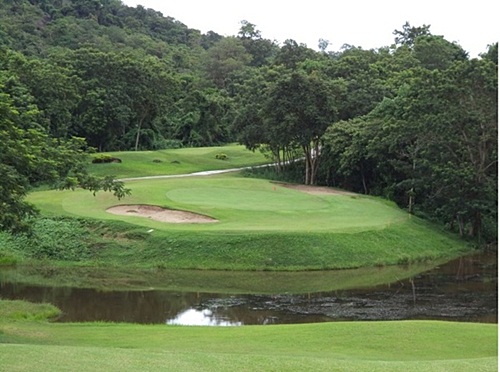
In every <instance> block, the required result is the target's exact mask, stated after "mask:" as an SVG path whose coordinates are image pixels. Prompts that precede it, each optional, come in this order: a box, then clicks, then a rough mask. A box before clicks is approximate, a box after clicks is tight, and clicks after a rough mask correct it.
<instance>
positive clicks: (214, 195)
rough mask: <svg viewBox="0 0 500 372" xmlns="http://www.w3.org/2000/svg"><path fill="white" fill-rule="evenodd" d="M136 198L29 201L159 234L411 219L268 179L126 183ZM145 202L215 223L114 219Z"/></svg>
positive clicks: (76, 195) (330, 227)
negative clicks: (114, 210)
mask: <svg viewBox="0 0 500 372" xmlns="http://www.w3.org/2000/svg"><path fill="white" fill-rule="evenodd" d="M127 187H130V188H131V190H132V196H130V197H126V198H124V199H122V200H120V201H118V200H117V199H116V198H113V197H112V196H111V195H109V194H108V193H98V194H97V195H96V196H93V195H92V193H89V192H88V191H84V190H77V191H65V192H60V191H41V192H35V193H33V194H31V195H30V198H29V200H30V201H31V202H33V203H34V204H36V205H37V206H39V207H40V208H41V209H42V211H43V210H51V209H52V210H54V211H61V209H62V210H63V211H64V212H65V214H70V215H76V216H82V217H92V218H99V219H120V220H123V221H127V222H131V223H133V224H136V225H139V226H146V227H153V228H155V229H161V230H171V229H182V230H209V231H235V230H240V231H305V232H313V231H332V232H341V231H345V232H352V231H365V230H372V229H381V228H386V227H388V226H391V225H393V224H397V223H404V222H405V221H406V220H408V214H407V213H405V212H404V211H402V210H400V209H398V208H397V207H396V206H395V205H393V204H390V203H386V202H385V201H383V200H381V199H377V198H372V197H367V196H361V195H355V196H353V195H343V194H338V193H331V194H329V193H323V194H311V193H307V192H304V191H300V190H295V189H290V188H287V187H283V186H280V185H276V184H274V183H272V182H269V181H267V180H259V179H248V178H240V177H235V176H228V175H217V176H207V177H188V178H171V179H170V178H169V179H147V180H137V181H133V182H128V183H127ZM123 204H125V205H127V204H145V205H154V206H160V207H164V208H169V209H175V210H186V211H189V212H193V213H199V214H202V215H204V216H208V217H211V218H214V219H217V220H218V221H219V222H217V223H212V224H208V225H200V224H197V225H196V226H194V225H189V224H172V223H165V222H158V221H153V220H151V219H149V218H140V217H139V216H130V215H125V216H116V215H111V214H110V213H107V212H106V210H107V209H108V208H110V207H112V206H115V205H123Z"/></svg>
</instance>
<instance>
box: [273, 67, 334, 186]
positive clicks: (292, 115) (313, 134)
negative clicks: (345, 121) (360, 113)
mask: <svg viewBox="0 0 500 372" xmlns="http://www.w3.org/2000/svg"><path fill="white" fill-rule="evenodd" d="M335 88H336V87H335V86H333V85H331V84H327V83H325V82H324V80H323V79H322V78H321V77H320V76H316V75H315V74H311V75H307V74H305V73H301V72H293V73H292V74H290V75H287V76H284V77H283V78H282V79H280V80H279V81H277V82H276V84H275V86H273V87H272V88H271V89H270V91H269V98H268V100H267V102H266V104H265V106H264V108H263V110H264V114H265V117H264V121H265V122H266V125H269V126H271V127H279V128H283V130H284V132H283V133H287V137H289V138H290V140H291V143H292V144H293V145H296V146H299V147H300V148H301V149H302V151H303V155H304V159H305V172H304V182H305V184H306V185H313V184H315V183H316V174H317V170H318V166H319V159H320V153H321V136H322V135H323V133H324V132H325V130H326V128H327V127H328V125H330V124H331V123H332V122H333V121H334V120H335V119H336V115H337V110H336V108H337V105H336V104H335V100H334V97H335V93H336V92H335Z"/></svg>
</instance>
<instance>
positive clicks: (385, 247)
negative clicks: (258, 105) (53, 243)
mask: <svg viewBox="0 0 500 372" xmlns="http://www.w3.org/2000/svg"><path fill="white" fill-rule="evenodd" d="M126 185H127V187H129V188H131V190H132V195H131V196H129V197H126V198H124V199H122V200H120V201H118V200H117V199H115V198H114V197H113V196H111V195H110V194H107V193H99V194H97V195H96V196H93V195H92V194H91V193H89V192H88V191H83V190H77V191H66V192H61V191H39V192H34V193H32V194H31V195H30V197H29V198H28V200H29V201H30V202H33V203H34V204H35V205H36V206H38V207H39V208H40V209H41V210H42V212H43V213H44V214H49V215H50V214H51V215H61V214H62V215H68V216H73V217H85V218H91V219H95V220H99V221H108V222H109V223H114V224H116V223H118V222H117V221H119V222H120V223H121V225H120V226H121V227H120V229H121V230H123V231H125V232H126V231H129V232H130V231H132V232H134V234H135V235H138V236H141V237H143V240H142V241H141V244H140V246H136V248H137V249H134V248H133V247H134V243H131V245H130V244H129V246H128V247H127V249H126V250H124V249H123V248H116V249H115V250H114V251H113V250H106V249H102V250H100V251H99V257H97V259H99V260H101V261H102V262H104V263H106V262H108V263H109V262H113V263H114V264H117V265H120V264H125V265H138V266H144V265H148V264H149V265H151V264H154V265H157V266H161V267H166V268H183V269H187V268H192V269H223V270H228V269H229V270H320V269H340V268H353V267H363V266H374V265H392V264H407V263H410V262H415V261H423V260H433V259H439V258H443V257H445V258H453V257H456V256H459V255H461V254H464V253H466V252H468V251H470V247H469V246H468V245H467V244H466V243H465V242H463V241H460V240H459V239H457V238H456V237H453V236H451V235H448V234H446V233H444V232H442V231H439V230H438V229H436V228H434V227H433V226H432V225H430V224H428V223H425V222H424V221H422V220H420V219H418V218H415V217H412V216H410V215H408V214H407V213H406V212H405V211H402V210H400V209H399V208H397V207H396V206H395V205H394V204H392V203H389V202H387V201H384V200H382V199H380V198H373V197H368V196H361V195H354V196H353V195H338V194H336V195H335V194H334V195H311V194H308V193H305V192H302V191H298V190H292V189H289V188H286V187H283V186H280V185H279V184H276V183H272V182H269V181H267V180H261V179H251V178H243V177H239V176H238V174H225V175H217V176H204V177H182V178H169V179H147V180H136V181H129V182H127V183H126ZM117 204H125V205H127V204H150V205H158V206H162V207H165V208H171V209H178V210H187V211H190V212H195V213H199V214H202V215H206V216H210V217H212V218H215V219H217V220H218V222H217V223H209V224H174V223H164V222H158V221H154V220H152V219H148V218H141V217H138V216H116V215H112V214H110V213H108V212H107V211H106V210H107V209H108V208H109V207H111V206H114V205H117ZM151 230H152V232H151ZM148 231H150V232H149V233H147V232H148Z"/></svg>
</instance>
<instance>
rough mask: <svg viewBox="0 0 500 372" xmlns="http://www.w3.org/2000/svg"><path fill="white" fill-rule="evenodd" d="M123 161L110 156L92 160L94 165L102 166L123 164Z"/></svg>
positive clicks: (100, 156) (101, 156)
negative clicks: (105, 164) (103, 164)
mask: <svg viewBox="0 0 500 372" xmlns="http://www.w3.org/2000/svg"><path fill="white" fill-rule="evenodd" d="M121 162H122V160H121V159H119V158H115V157H112V156H109V155H99V156H97V157H95V158H94V159H92V163H94V164H102V163H121Z"/></svg>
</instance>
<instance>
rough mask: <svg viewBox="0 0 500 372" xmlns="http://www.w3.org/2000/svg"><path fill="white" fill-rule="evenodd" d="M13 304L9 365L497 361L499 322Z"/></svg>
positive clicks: (491, 364)
mask: <svg viewBox="0 0 500 372" xmlns="http://www.w3.org/2000/svg"><path fill="white" fill-rule="evenodd" d="M39 306H43V305H33V307H34V309H31V310H30V309H26V310H25V311H26V312H30V311H31V312H34V313H36V312H37V311H39V310H37V307H39ZM10 307H12V305H11V301H0V313H1V314H2V317H0V370H2V371H51V372H52V371H165V370H175V371H234V370H244V371H402V370H404V371H419V372H420V371H464V372H465V371H467V372H468V371H472V370H473V371H496V370H497V368H498V361H497V349H498V342H497V335H498V333H497V325H496V324H473V323H452V322H437V321H394V322H337V323H316V324H300V325H275V326H246V327H181V326H166V325H165V326H163V325H150V326H149V325H134V324H109V323H108V324H107V323H81V324H56V323H48V322H44V321H27V320H19V314H16V315H15V316H12V314H10V313H9V310H8V309H9V308H10ZM15 307H16V308H19V306H18V305H16V306H15ZM2 309H3V310H2ZM6 309H7V310H6ZM40 311H43V312H46V311H47V310H46V308H42V309H41V310H40ZM24 318H25V319H36V316H34V315H26V316H25V317H24Z"/></svg>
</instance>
